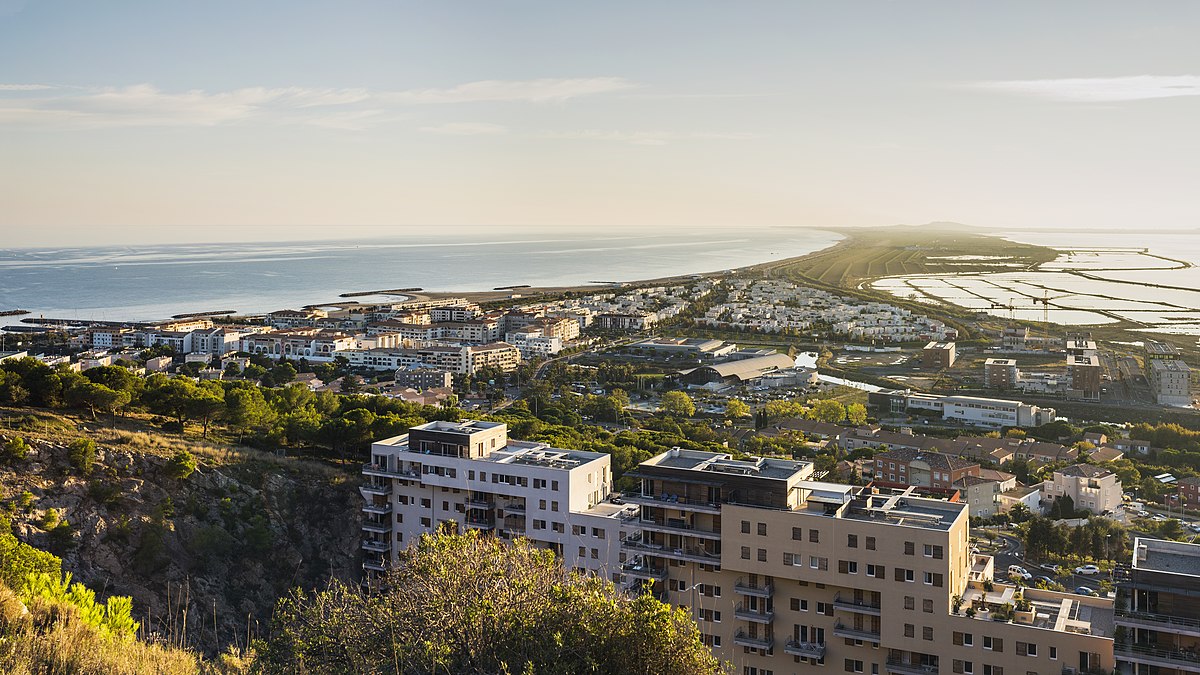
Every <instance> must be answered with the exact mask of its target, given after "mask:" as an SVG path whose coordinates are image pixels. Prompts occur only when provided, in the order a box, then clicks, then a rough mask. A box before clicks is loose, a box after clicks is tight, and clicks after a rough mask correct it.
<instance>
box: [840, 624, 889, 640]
mask: <svg viewBox="0 0 1200 675" xmlns="http://www.w3.org/2000/svg"><path fill="white" fill-rule="evenodd" d="M833 634H834V635H836V636H838V637H844V638H851V639H853V640H866V641H868V642H874V643H875V644H879V633H875V632H873V631H870V630H867V629H865V628H851V627H850V626H847V625H844V624H840V623H839V624H837V625H835V626H834V627H833Z"/></svg>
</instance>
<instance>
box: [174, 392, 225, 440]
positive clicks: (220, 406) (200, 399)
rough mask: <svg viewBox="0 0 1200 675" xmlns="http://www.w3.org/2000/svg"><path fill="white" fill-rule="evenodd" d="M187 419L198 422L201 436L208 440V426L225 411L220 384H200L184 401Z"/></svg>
mask: <svg viewBox="0 0 1200 675" xmlns="http://www.w3.org/2000/svg"><path fill="white" fill-rule="evenodd" d="M184 407H185V409H186V410H187V414H188V417H191V418H192V419H197V420H200V424H201V435H202V436H203V437H204V438H208V425H209V424H210V423H211V422H212V420H213V419H214V418H216V417H217V416H218V415H219V414H221V413H222V412H223V411H224V410H225V390H224V389H222V388H221V385H220V383H218V382H213V381H207V382H201V383H200V384H199V385H198V386H196V387H195V388H193V389H192V390H191V392H190V393H189V395H188V397H187V399H186V400H185V401H184Z"/></svg>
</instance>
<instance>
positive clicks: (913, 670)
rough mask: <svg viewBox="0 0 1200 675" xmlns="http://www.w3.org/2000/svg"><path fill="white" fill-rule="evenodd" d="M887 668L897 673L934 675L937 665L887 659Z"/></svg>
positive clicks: (903, 674)
mask: <svg viewBox="0 0 1200 675" xmlns="http://www.w3.org/2000/svg"><path fill="white" fill-rule="evenodd" d="M887 670H888V672H889V673H897V675H936V673H937V672H938V667H937V666H934V665H930V664H925V663H904V662H903V661H901V660H900V659H888V660H887Z"/></svg>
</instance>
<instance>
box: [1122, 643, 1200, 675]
mask: <svg viewBox="0 0 1200 675" xmlns="http://www.w3.org/2000/svg"><path fill="white" fill-rule="evenodd" d="M1113 654H1114V655H1115V656H1116V657H1117V660H1119V661H1129V662H1131V663H1140V664H1143V665H1147V666H1158V667H1160V668H1174V669H1175V670H1179V671H1183V672H1185V673H1200V652H1196V651H1184V650H1182V649H1162V648H1159V647H1154V646H1150V645H1117V646H1116V647H1114V648H1113Z"/></svg>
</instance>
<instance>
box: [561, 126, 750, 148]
mask: <svg viewBox="0 0 1200 675" xmlns="http://www.w3.org/2000/svg"><path fill="white" fill-rule="evenodd" d="M541 136H542V138H553V139H565V140H582V141H614V142H618V143H629V144H632V145H667V144H668V143H671V142H672V141H689V140H718V141H747V140H753V139H756V138H761V136H759V135H758V134H751V133H744V132H691V133H682V132H674V131H605V130H600V129H585V130H583V131H548V132H546V133H543V134H542V135H541Z"/></svg>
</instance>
